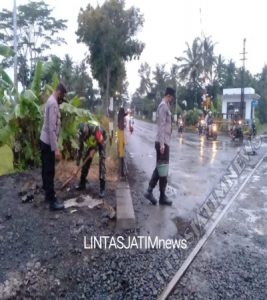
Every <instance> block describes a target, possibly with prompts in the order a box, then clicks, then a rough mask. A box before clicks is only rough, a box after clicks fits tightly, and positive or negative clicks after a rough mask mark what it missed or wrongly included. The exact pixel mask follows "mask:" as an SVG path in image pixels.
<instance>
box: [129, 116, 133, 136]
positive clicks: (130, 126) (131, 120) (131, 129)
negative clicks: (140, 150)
mask: <svg viewBox="0 0 267 300" xmlns="http://www.w3.org/2000/svg"><path fill="white" fill-rule="evenodd" d="M133 124H134V121H133V118H130V120H129V131H130V133H131V134H132V133H133V129H134V128H133Z"/></svg>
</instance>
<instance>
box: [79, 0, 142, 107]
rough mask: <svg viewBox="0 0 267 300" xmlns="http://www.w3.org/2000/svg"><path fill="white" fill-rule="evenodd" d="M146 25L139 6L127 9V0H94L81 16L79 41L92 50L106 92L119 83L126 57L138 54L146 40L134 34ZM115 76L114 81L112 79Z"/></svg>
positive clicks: (92, 61) (91, 59) (93, 65)
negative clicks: (100, 2)
mask: <svg viewBox="0 0 267 300" xmlns="http://www.w3.org/2000/svg"><path fill="white" fill-rule="evenodd" d="M142 25H143V16H142V15H141V14H140V11H139V9H137V8H134V7H130V8H129V9H125V1H124V0H108V1H106V2H105V3H104V4H103V5H102V6H99V5H97V7H96V8H94V7H92V6H91V5H90V4H89V5H88V6H87V8H86V10H83V9H82V10H81V11H80V14H79V16H78V30H77V32H76V33H77V35H78V41H79V42H83V43H85V44H86V45H87V46H88V47H89V50H90V56H89V62H90V64H91V69H92V74H93V77H94V78H95V79H97V80H98V83H99V86H100V88H101V90H102V93H105V94H106V97H105V98H106V100H105V101H104V107H106V106H107V103H108V100H109V95H110V92H111V93H115V89H116V87H117V86H120V85H122V84H120V83H118V81H121V80H122V79H124V78H122V77H123V76H122V75H124V76H125V67H124V64H125V61H127V60H130V59H135V58H138V57H139V55H140V54H141V53H142V51H143V48H144V44H143V43H142V42H139V41H138V40H136V39H135V38H134V36H135V34H136V33H137V31H138V30H139V28H140V27H141V26H142ZM111 78H112V81H113V82H111Z"/></svg>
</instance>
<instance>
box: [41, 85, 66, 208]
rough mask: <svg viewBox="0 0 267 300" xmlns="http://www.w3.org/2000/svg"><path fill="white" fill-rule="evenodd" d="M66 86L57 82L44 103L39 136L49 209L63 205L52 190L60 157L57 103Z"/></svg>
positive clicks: (44, 186)
mask: <svg viewBox="0 0 267 300" xmlns="http://www.w3.org/2000/svg"><path fill="white" fill-rule="evenodd" d="M66 92H67V91H66V88H65V87H64V85H63V84H62V83H59V85H58V86H57V88H56V90H55V91H54V93H53V94H52V95H51V96H50V97H49V98H48V100H47V102H46V105H45V112H44V124H43V128H42V131H41V136H40V149H41V161H42V180H43V189H44V191H45V200H46V201H48V202H49V203H50V209H51V210H61V209H63V208H64V205H63V204H61V203H59V202H58V200H57V198H56V196H55V190H54V177H55V162H56V160H60V159H61V154H60V151H59V149H58V145H57V141H58V136H59V130H60V110H59V105H60V104H61V103H62V102H63V101H64V96H65V94H66Z"/></svg>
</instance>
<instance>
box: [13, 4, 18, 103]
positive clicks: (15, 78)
mask: <svg viewBox="0 0 267 300" xmlns="http://www.w3.org/2000/svg"><path fill="white" fill-rule="evenodd" d="M13 33H14V52H15V56H14V87H15V95H17V93H18V73H17V65H18V55H17V53H18V36H17V5H16V0H14V6H13ZM16 98H17V96H15V100H16Z"/></svg>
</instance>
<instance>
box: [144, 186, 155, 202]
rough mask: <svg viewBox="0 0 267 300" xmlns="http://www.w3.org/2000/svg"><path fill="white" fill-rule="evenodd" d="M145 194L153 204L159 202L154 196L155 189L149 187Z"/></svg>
mask: <svg viewBox="0 0 267 300" xmlns="http://www.w3.org/2000/svg"><path fill="white" fill-rule="evenodd" d="M144 196H145V197H146V198H147V199H148V200H149V201H150V202H151V203H152V204H153V205H156V204H157V200H156V198H155V197H154V196H153V189H152V188H151V187H148V189H147V191H146V192H145V194H144Z"/></svg>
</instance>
